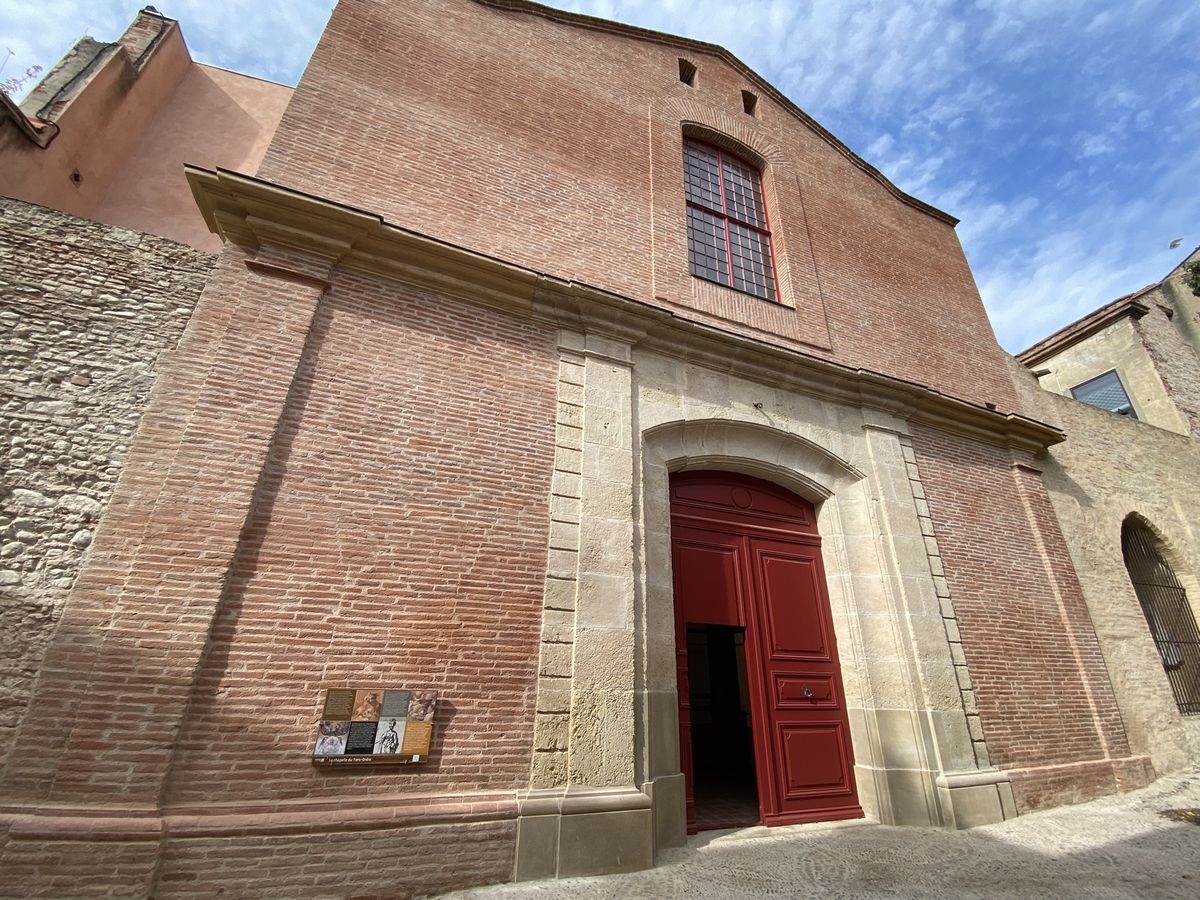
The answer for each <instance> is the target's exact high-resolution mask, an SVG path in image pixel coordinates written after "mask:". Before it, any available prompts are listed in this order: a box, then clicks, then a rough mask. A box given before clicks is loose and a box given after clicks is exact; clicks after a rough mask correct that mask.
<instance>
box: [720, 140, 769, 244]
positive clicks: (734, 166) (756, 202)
mask: <svg viewBox="0 0 1200 900" xmlns="http://www.w3.org/2000/svg"><path fill="white" fill-rule="evenodd" d="M722 162H723V163H724V165H725V211H726V212H727V213H729V215H730V216H731V217H732V218H735V219H739V220H741V221H743V222H746V223H747V224H750V225H755V226H757V227H759V228H766V227H767V218H766V216H765V215H764V214H763V202H762V184H761V181H760V179H759V177H758V173H757V172H756V171H754V170H753V169H752V168H750V167H749V166H748V165H746V164H745V163H743V162H742V161H741V160H738V159H731V158H730V157H728V156H724V157H722Z"/></svg>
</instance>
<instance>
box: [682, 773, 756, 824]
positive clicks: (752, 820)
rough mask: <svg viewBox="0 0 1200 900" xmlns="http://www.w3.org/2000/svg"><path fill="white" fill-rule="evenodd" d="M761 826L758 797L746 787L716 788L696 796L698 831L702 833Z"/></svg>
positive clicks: (703, 791) (741, 785) (731, 785)
mask: <svg viewBox="0 0 1200 900" xmlns="http://www.w3.org/2000/svg"><path fill="white" fill-rule="evenodd" d="M757 824H759V813H758V797H757V796H756V795H755V794H754V792H753V788H752V787H751V789H750V790H748V789H747V786H746V785H744V784H736V783H735V784H726V785H712V786H709V787H708V788H707V789H706V790H701V791H700V792H698V793H697V795H696V827H697V828H698V829H699V830H700V831H714V830H716V829H720V828H746V827H748V826H751V825H757Z"/></svg>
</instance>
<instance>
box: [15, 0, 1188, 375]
mask: <svg viewBox="0 0 1200 900" xmlns="http://www.w3.org/2000/svg"><path fill="white" fill-rule="evenodd" d="M396 2H398V3H402V2H403V0H396ZM141 5H143V4H142V3H140V2H136V0H135V2H125V0H91V2H85V0H40V2H31V0H0V59H2V58H3V57H4V56H6V55H7V51H8V50H9V49H11V50H12V52H13V55H12V57H11V58H10V59H8V61H7V63H6V64H5V66H4V68H3V69H2V70H0V80H2V79H5V78H8V77H11V76H14V75H19V74H21V72H23V71H24V69H25V68H26V67H27V66H30V65H34V64H39V65H42V66H44V67H46V68H49V66H50V65H51V64H53V63H54V62H55V61H56V60H57V59H58V57H59V56H61V55H62V53H63V52H65V51H66V49H67V48H69V47H70V45H71V44H72V43H73V41H74V40H75V39H76V38H77V37H78V36H79V35H81V34H84V33H89V34H91V35H92V36H94V37H96V38H97V39H99V40H113V39H115V38H116V36H117V35H118V34H120V32H121V31H122V30H123V29H124V27H125V26H126V25H127V24H128V23H129V21H130V20H131V19H132V18H133V16H134V14H135V13H136V11H137V9H138V8H139V7H140V6H141ZM157 5H158V8H159V9H160V10H161V11H162V12H163V13H164V14H166V15H170V16H172V17H174V18H177V19H179V20H180V21H181V22H182V24H183V29H184V35H185V37H186V38H187V41H188V44H189V46H190V47H191V49H192V54H193V56H194V57H195V58H196V59H198V60H200V61H201V62H207V63H211V64H213V65H219V66H224V67H226V68H231V69H236V70H238V71H242V72H246V73H249V74H252V75H257V76H260V77H263V78H269V79H272V80H275V81H281V82H284V83H288V84H294V83H295V81H296V80H297V78H298V77H299V75H300V72H301V71H302V69H303V67H304V64H305V62H306V61H307V59H308V56H309V54H310V53H311V52H312V48H313V47H314V46H315V44H316V41H317V38H318V37H319V35H320V32H321V29H322V28H323V26H324V24H325V22H326V20H327V19H328V16H329V11H330V9H331V8H332V6H333V3H332V2H331V0H255V2H245V0H157ZM551 5H555V6H561V7H562V8H564V9H570V10H573V11H576V12H584V13H588V14H590V15H596V16H601V17H604V18H610V19H616V20H618V21H622V22H628V23H631V24H635V25H641V26H644V27H648V28H654V29H658V30H661V31H668V32H672V33H675V34H682V35H686V36H688V37H694V38H699V39H701V40H705V41H711V42H713V43H717V44H721V45H723V46H725V47H727V48H728V49H729V50H731V51H732V52H733V53H735V54H736V55H737V56H739V57H740V58H741V59H742V60H744V61H745V62H746V63H747V64H748V65H750V66H751V67H752V68H754V69H755V70H757V71H758V72H759V73H760V74H762V75H763V76H764V77H765V78H766V79H767V80H769V81H771V82H772V83H773V84H774V85H776V86H777V87H778V88H780V89H781V90H782V91H783V92H784V93H785V94H787V95H788V96H789V97H791V99H792V100H793V101H795V102H796V103H797V104H798V105H799V106H800V107H801V108H802V109H804V110H805V111H806V112H808V113H809V114H810V115H812V116H813V117H814V118H816V119H817V120H818V121H820V122H821V123H822V124H823V125H825V126H826V127H827V128H828V129H829V130H830V131H832V132H833V133H834V134H836V135H838V137H840V138H841V139H842V140H843V141H844V142H846V143H847V144H848V145H849V146H850V147H851V148H852V149H854V150H855V151H857V152H858V153H859V154H860V155H861V156H863V157H864V158H865V159H866V160H867V161H868V162H870V163H871V164H873V165H874V166H876V167H877V168H879V169H880V170H881V171H882V172H883V173H884V174H885V175H887V176H888V177H889V178H891V179H892V180H893V181H894V182H895V183H896V184H897V185H898V186H899V187H900V188H902V189H903V190H906V191H908V192H909V193H912V194H915V195H916V196H918V197H920V198H921V199H923V200H926V201H928V202H930V203H932V204H934V205H935V206H938V207H940V208H942V209H944V210H946V211H947V212H949V213H951V214H953V215H955V216H958V217H959V218H960V219H962V223H961V224H960V225H959V226H958V232H959V237H960V239H961V240H962V243H963V246H964V248H965V249H966V252H967V257H968V259H969V260H970V263H971V267H972V269H973V270H974V272H975V277H976V280H977V281H978V283H979V288H980V292H981V293H982V295H983V298H984V302H985V304H986V305H987V308H988V312H989V314H990V315H991V318H992V322H993V324H994V325H995V328H996V332H997V336H998V338H999V340H1000V343H1001V344H1002V345H1003V346H1004V347H1005V348H1006V349H1007V350H1009V351H1012V352H1017V351H1019V350H1022V349H1024V348H1025V347H1026V346H1028V345H1029V344H1030V343H1032V342H1034V341H1035V340H1037V339H1038V338H1040V337H1043V336H1045V335H1046V334H1048V333H1049V332H1051V331H1053V330H1054V329H1056V328H1058V327H1061V326H1062V325H1064V324H1066V323H1067V322H1070V321H1072V320H1073V319H1076V318H1078V317H1079V316H1081V315H1083V314H1084V313H1086V312H1088V311H1090V310H1091V309H1093V308H1095V307H1097V306H1099V305H1100V304H1102V303H1104V302H1106V301H1108V300H1111V299H1113V298H1115V297H1117V296H1120V295H1121V294H1124V293H1128V292H1129V291H1133V290H1136V289H1137V288H1139V287H1142V286H1143V285H1145V284H1148V283H1150V282H1153V281H1157V280H1158V279H1159V278H1161V277H1162V276H1163V275H1165V274H1166V273H1167V272H1168V271H1169V270H1170V269H1171V268H1172V267H1173V266H1174V265H1176V264H1177V263H1178V262H1179V261H1180V260H1181V259H1182V258H1183V257H1184V255H1185V254H1186V252H1187V250H1189V249H1190V248H1192V247H1195V246H1196V245H1197V244H1200V52H1198V51H1197V35H1198V34H1200V4H1197V3H1186V2H1179V0H1124V2H1097V0H741V2H738V3H736V4H735V3H731V2H728V0H687V2H684V0H658V2H641V0H573V2H568V0H558V2H555V3H552V4H551ZM1177 238H1178V239H1181V240H1182V245H1181V247H1180V248H1179V249H1177V250H1170V249H1169V244H1170V242H1171V241H1172V240H1174V239H1177Z"/></svg>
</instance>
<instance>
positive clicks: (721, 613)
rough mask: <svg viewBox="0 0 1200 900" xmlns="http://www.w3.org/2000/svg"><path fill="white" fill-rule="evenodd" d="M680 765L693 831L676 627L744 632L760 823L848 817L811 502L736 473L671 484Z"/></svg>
mask: <svg viewBox="0 0 1200 900" xmlns="http://www.w3.org/2000/svg"><path fill="white" fill-rule="evenodd" d="M671 541H672V564H673V566H674V581H675V626H676V671H677V674H678V691H679V703H680V710H679V724H680V764H681V768H682V769H683V771H684V774H685V776H686V780H687V794H688V822H689V831H691V830H694V824H695V818H694V810H693V796H692V784H691V781H692V777H691V776H692V766H691V718H690V709H689V707H688V676H687V643H686V628H687V623H689V622H692V623H706V624H721V625H737V626H742V627H744V628H745V629H746V669H747V676H748V680H749V683H750V687H751V697H750V706H751V716H752V727H753V732H754V750H755V759H756V770H757V780H758V789H759V808H760V812H761V815H762V821H763V823H764V824H768V825H782V824H789V823H794V822H811V821H821V820H830V819H846V818H857V817H859V816H861V815H862V808H861V807H860V806H859V803H858V797H857V792H856V788H855V784H854V757H853V752H852V748H851V745H850V727H849V721H848V719H847V715H846V704H845V696H844V694H843V691H842V681H841V673H840V670H839V667H838V659H837V645H836V641H835V638H834V632H833V622H832V618H831V615H830V608H829V595H828V590H827V587H826V581H825V571H824V567H823V566H822V563H821V549H820V547H821V539H820V537H819V536H818V534H817V528H816V514H815V510H814V509H813V507H812V505H811V504H809V503H808V502H807V501H805V500H803V499H802V498H800V497H797V496H795V495H793V494H791V493H789V492H788V491H785V490H783V489H782V488H779V487H778V486H776V485H772V484H770V483H768V482H763V481H759V480H757V479H754V478H749V477H746V476H741V475H734V474H730V473H720V472H701V473H685V474H682V475H677V476H673V477H672V479H671Z"/></svg>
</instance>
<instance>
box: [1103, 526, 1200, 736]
mask: <svg viewBox="0 0 1200 900" xmlns="http://www.w3.org/2000/svg"><path fill="white" fill-rule="evenodd" d="M1121 551H1122V553H1123V554H1124V556H1125V568H1126V570H1127V571H1128V572H1129V580H1130V581H1131V582H1133V589H1134V591H1136V592H1137V598H1138V602H1139V603H1140V604H1141V606H1142V614H1143V615H1144V616H1145V617H1146V624H1147V625H1149V626H1150V634H1151V635H1152V636H1153V638H1154V645H1155V646H1156V647H1157V648H1158V655H1159V657H1161V658H1162V664H1163V668H1164V669H1166V670H1167V678H1168V680H1169V681H1170V682H1171V690H1172V691H1173V692H1174V694H1175V703H1176V705H1177V706H1178V707H1179V711H1180V712H1181V713H1183V714H1184V715H1189V714H1197V713H1200V630H1197V628H1196V619H1195V617H1194V616H1193V615H1192V609H1191V606H1189V605H1188V599H1187V593H1186V592H1185V591H1184V589H1183V585H1181V584H1180V583H1179V579H1178V578H1176V577H1175V573H1174V571H1172V569H1171V567H1170V565H1168V564H1167V561H1166V560H1164V559H1163V558H1162V554H1161V553H1159V549H1158V540H1157V539H1156V538H1155V536H1154V534H1153V533H1152V532H1151V531H1150V529H1149V528H1147V527H1146V526H1145V525H1143V524H1142V523H1141V522H1138V521H1137V520H1136V519H1132V518H1130V519H1126V520H1125V524H1124V526H1122V528H1121Z"/></svg>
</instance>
